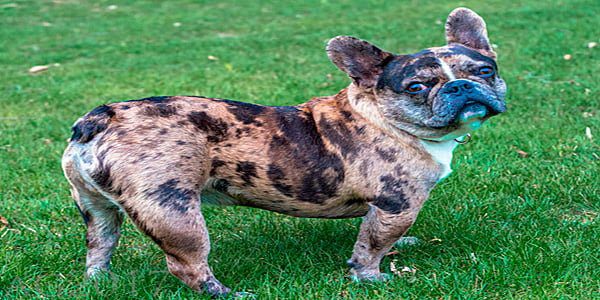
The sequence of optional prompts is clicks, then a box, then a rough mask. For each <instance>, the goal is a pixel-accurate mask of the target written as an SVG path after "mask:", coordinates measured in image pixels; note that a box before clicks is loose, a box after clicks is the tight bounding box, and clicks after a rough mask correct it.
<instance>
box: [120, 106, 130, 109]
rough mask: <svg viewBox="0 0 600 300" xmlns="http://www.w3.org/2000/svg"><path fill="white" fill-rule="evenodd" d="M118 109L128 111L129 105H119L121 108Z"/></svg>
mask: <svg viewBox="0 0 600 300" xmlns="http://www.w3.org/2000/svg"><path fill="white" fill-rule="evenodd" d="M120 108H121V109H122V110H128V109H130V108H131V106H129V105H121V107H120Z"/></svg>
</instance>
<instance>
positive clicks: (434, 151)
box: [421, 140, 458, 182]
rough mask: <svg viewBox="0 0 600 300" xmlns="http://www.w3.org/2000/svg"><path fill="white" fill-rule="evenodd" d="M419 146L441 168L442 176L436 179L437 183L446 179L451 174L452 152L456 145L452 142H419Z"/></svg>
mask: <svg viewBox="0 0 600 300" xmlns="http://www.w3.org/2000/svg"><path fill="white" fill-rule="evenodd" d="M421 144H423V147H425V150H427V152H429V154H431V157H432V158H433V159H434V160H435V161H436V162H438V163H439V164H440V165H441V166H442V174H441V175H440V178H438V182H440V181H442V180H443V179H444V178H446V177H448V175H450V173H452V166H451V165H450V164H451V163H452V152H453V151H454V148H456V146H457V145H458V143H457V142H456V141H454V140H449V141H444V142H430V141H425V140H421Z"/></svg>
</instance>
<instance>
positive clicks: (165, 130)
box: [158, 128, 169, 135]
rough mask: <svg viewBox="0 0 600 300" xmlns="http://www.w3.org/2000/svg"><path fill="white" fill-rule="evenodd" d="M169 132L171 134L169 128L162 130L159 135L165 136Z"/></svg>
mask: <svg viewBox="0 0 600 300" xmlns="http://www.w3.org/2000/svg"><path fill="white" fill-rule="evenodd" d="M168 132H169V129H167V128H161V129H160V130H159V131H158V134H160V135H165V134H167V133H168Z"/></svg>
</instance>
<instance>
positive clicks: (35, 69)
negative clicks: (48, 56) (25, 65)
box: [29, 66, 49, 74]
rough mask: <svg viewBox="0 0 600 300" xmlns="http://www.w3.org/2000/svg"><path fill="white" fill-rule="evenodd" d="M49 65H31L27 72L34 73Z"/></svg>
mask: <svg viewBox="0 0 600 300" xmlns="http://www.w3.org/2000/svg"><path fill="white" fill-rule="evenodd" d="M48 68H49V66H33V67H31V68H29V74H36V73H40V72H43V71H46V70H48Z"/></svg>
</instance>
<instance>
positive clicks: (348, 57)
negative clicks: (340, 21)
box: [327, 36, 394, 88]
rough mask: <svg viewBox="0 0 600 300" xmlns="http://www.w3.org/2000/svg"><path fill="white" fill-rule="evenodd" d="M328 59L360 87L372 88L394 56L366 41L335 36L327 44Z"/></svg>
mask: <svg viewBox="0 0 600 300" xmlns="http://www.w3.org/2000/svg"><path fill="white" fill-rule="evenodd" d="M327 55H328V56H329V59H330V60H331V61H332V62H333V63H334V64H335V65H336V66H337V67H338V68H339V69H340V70H342V71H344V72H345V73H346V74H348V76H350V78H352V80H353V81H354V82H355V83H356V84H357V85H358V86H360V87H363V88H372V87H373V86H375V85H376V84H377V79H378V78H379V75H380V74H381V72H382V71H383V66H384V65H385V63H386V62H387V61H388V59H389V58H391V57H393V56H394V55H393V54H391V53H389V52H386V51H383V50H381V49H379V48H377V47H376V46H374V45H372V44H370V43H369V42H367V41H363V40H360V39H357V38H355V37H351V36H337V37H334V38H332V39H331V40H329V43H328V44H327Z"/></svg>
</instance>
